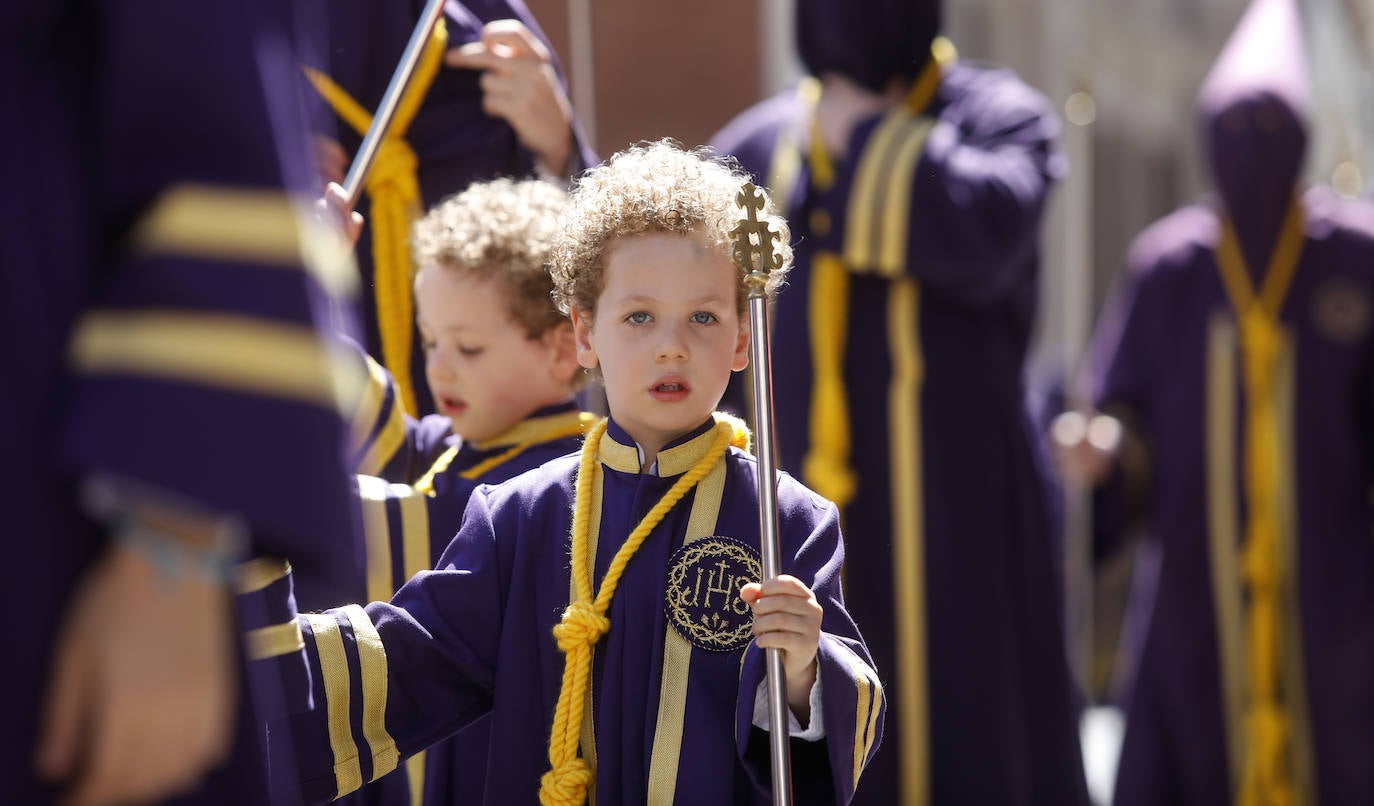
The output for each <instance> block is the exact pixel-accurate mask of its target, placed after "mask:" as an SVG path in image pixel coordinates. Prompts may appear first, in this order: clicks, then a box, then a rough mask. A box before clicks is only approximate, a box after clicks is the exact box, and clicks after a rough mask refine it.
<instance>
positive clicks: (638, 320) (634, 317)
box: [625, 311, 649, 325]
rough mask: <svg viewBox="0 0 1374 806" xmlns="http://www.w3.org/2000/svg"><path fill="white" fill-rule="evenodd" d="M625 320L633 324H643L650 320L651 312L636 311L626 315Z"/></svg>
mask: <svg viewBox="0 0 1374 806" xmlns="http://www.w3.org/2000/svg"><path fill="white" fill-rule="evenodd" d="M625 321H626V322H629V323H630V324H632V325H643V324H646V323H647V322H648V321H649V314H647V313H645V312H644V311H635V312H634V313H632V314H630V315H629V316H627V317H625Z"/></svg>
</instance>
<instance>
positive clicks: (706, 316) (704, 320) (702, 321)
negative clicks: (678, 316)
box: [692, 311, 720, 325]
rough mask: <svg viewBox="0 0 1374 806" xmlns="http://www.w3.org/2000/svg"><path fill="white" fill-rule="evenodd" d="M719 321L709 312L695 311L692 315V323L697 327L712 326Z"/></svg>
mask: <svg viewBox="0 0 1374 806" xmlns="http://www.w3.org/2000/svg"><path fill="white" fill-rule="evenodd" d="M718 321H720V320H719V318H718V317H717V316H716V315H715V314H713V313H711V312H710V311H697V312H696V313H694V314H692V323H693V324H698V325H712V324H715V323H716V322H718Z"/></svg>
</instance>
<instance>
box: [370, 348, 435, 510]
mask: <svg viewBox="0 0 1374 806" xmlns="http://www.w3.org/2000/svg"><path fill="white" fill-rule="evenodd" d="M348 346H349V347H350V348H351V350H352V352H351V354H350V361H351V362H352V363H353V364H354V365H355V367H356V372H355V374H356V375H358V376H360V377H364V378H365V380H364V382H363V384H362V390H361V393H360V394H359V395H358V396H357V398H356V400H357V402H356V403H355V404H354V405H352V406H350V407H349V412H350V423H349V443H348V457H349V459H348V463H349V467H350V468H351V469H352V470H353V472H354V473H359V474H363V475H368V476H377V477H379V478H383V479H386V480H387V481H391V482H398V483H405V484H411V483H414V482H415V481H416V480H418V479H419V478H420V477H421V476H423V475H424V474H425V472H426V471H427V470H429V468H430V466H431V465H432V464H433V463H434V460H435V459H437V458H438V457H439V455H440V454H442V453H443V452H444V449H445V440H447V438H448V436H449V432H450V430H451V424H450V422H449V419H448V418H447V417H443V416H440V415H437V414H430V415H426V416H425V417H423V418H420V419H416V418H414V417H411V416H410V415H409V414H406V412H405V409H404V407H403V406H402V405H400V403H399V400H400V393H399V390H398V387H397V386H396V379H395V378H393V377H392V375H391V373H390V372H388V371H387V369H386V367H383V366H382V365H381V363H380V362H378V361H377V360H375V359H374V358H372V356H370V355H368V354H367V352H366V351H365V350H364V349H363V347H362V345H360V344H357V343H356V342H350V343H349V345H348Z"/></svg>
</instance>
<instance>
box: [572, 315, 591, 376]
mask: <svg viewBox="0 0 1374 806" xmlns="http://www.w3.org/2000/svg"><path fill="white" fill-rule="evenodd" d="M569 315H570V317H571V318H572V329H573V341H574V342H575V343H576V346H577V363H578V364H580V365H581V366H583V367H586V368H587V369H596V366H597V358H596V348H595V347H593V346H592V320H591V318H590V317H589V316H588V315H587V314H585V313H583V312H582V310H581V309H579V308H578V307H577V306H576V305H574V306H573V308H572V311H571V313H570V314H569Z"/></svg>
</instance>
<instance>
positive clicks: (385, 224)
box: [305, 20, 448, 414]
mask: <svg viewBox="0 0 1374 806" xmlns="http://www.w3.org/2000/svg"><path fill="white" fill-rule="evenodd" d="M447 43H448V28H447V27H446V26H445V25H444V21H443V20H440V21H439V24H438V25H436V26H435V28H434V34H433V35H432V36H431V37H430V40H429V42H428V43H426V44H425V49H424V51H423V52H422V53H421V55H420V62H419V64H418V65H417V66H416V69H415V76H414V78H413V80H412V81H411V83H410V85H409V86H408V87H406V91H405V93H404V94H403V95H402V96H401V102H400V104H399V105H398V106H397V109H396V117H395V118H394V119H393V120H392V122H391V127H390V128H389V129H388V130H387V135H386V138H385V139H384V140H382V143H381V145H380V146H379V147H378V149H377V156H376V159H375V161H374V162H373V164H372V171H371V173H369V174H368V177H367V182H366V185H365V187H366V190H367V194H368V196H369V197H371V199H372V206H371V209H370V210H369V218H370V219H371V221H370V222H369V223H370V226H371V228H372V265H373V286H374V287H375V289H376V292H375V293H376V295H377V330H378V333H380V334H381V340H382V355H381V358H382V363H383V364H385V365H386V368H387V369H388V370H390V371H391V375H392V377H394V378H395V379H396V387H397V389H398V391H399V393H400V400H401V403H402V405H404V406H405V410H406V411H408V412H410V413H411V414H415V413H417V407H416V403H415V385H414V383H413V381H412V380H411V376H410V356H411V347H412V345H411V329H412V328H413V327H414V325H413V324H412V319H413V318H414V304H415V302H414V298H413V296H412V295H413V293H414V292H413V290H412V286H413V285H414V266H413V265H412V264H411V257H410V227H411V224H413V223H414V221H415V219H416V218H417V217H418V216H419V214H420V183H419V180H418V179H417V178H416V175H415V172H416V168H417V167H418V165H419V163H418V160H417V159H416V157H415V152H414V151H413V150H412V149H411V147H410V144H409V143H407V142H406V141H405V134H406V131H407V130H408V129H409V128H410V124H411V122H412V121H414V119H415V115H416V114H418V113H419V111H420V104H421V103H422V102H423V101H424V98H425V94H426V93H428V92H429V87H430V85H431V84H433V83H434V77H435V76H436V75H438V72H439V65H440V63H441V61H442V57H443V54H444V48H445V46H446V45H447ZM305 74H306V77H307V78H308V79H309V80H310V83H311V84H312V85H313V86H314V87H315V89H316V91H318V92H319V93H320V96H321V97H323V98H324V99H325V101H327V102H328V103H329V105H330V106H331V107H333V109H334V111H335V112H336V113H337V114H338V115H339V117H340V118H342V119H343V121H344V122H345V123H347V124H348V125H349V126H351V127H352V128H353V129H354V130H356V131H357V132H358V134H366V133H367V130H368V127H370V126H371V125H372V115H371V114H369V113H368V112H367V110H365V109H364V108H363V107H362V106H361V105H360V104H359V103H358V102H357V101H356V100H354V99H353V98H352V97H351V96H349V94H348V92H347V91H346V90H344V88H343V87H340V86H339V85H338V84H336V83H335V82H334V81H333V79H331V78H329V76H327V75H325V74H323V73H321V72H319V71H318V70H313V69H311V68H309V67H307V68H305Z"/></svg>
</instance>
